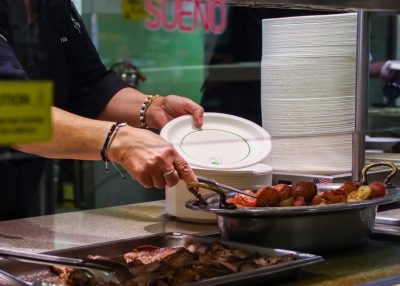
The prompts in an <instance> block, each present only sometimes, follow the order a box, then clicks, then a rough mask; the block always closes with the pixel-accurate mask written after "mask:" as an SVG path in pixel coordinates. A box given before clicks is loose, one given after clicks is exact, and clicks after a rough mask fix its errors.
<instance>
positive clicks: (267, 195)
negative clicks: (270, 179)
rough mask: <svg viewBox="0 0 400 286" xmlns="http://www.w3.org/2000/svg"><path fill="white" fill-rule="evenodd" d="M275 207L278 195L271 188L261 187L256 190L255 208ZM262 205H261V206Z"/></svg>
mask: <svg viewBox="0 0 400 286" xmlns="http://www.w3.org/2000/svg"><path fill="white" fill-rule="evenodd" d="M263 203H267V204H268V205H269V206H275V205H277V204H278V203H279V194H278V192H277V191H276V190H274V189H273V188H272V187H269V186H267V187H261V188H259V189H258V190H257V206H265V204H263ZM262 204H263V205H262Z"/></svg>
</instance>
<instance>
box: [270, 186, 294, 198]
mask: <svg viewBox="0 0 400 286" xmlns="http://www.w3.org/2000/svg"><path fill="white" fill-rule="evenodd" d="M274 190H276V191H277V192H278V194H279V201H284V200H286V199H288V198H290V196H291V195H292V189H291V188H290V186H288V185H286V184H278V185H275V186H274Z"/></svg>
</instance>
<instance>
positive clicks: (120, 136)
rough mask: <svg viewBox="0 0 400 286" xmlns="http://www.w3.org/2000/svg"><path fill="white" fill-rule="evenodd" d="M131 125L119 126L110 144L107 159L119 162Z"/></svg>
mask: <svg viewBox="0 0 400 286" xmlns="http://www.w3.org/2000/svg"><path fill="white" fill-rule="evenodd" d="M130 128H131V127H130V126H129V125H128V126H126V127H124V128H121V129H120V130H119V131H118V133H116V134H115V136H114V138H113V140H112V144H110V146H109V148H108V151H107V155H108V158H109V160H111V161H113V162H116V163H118V164H120V163H121V159H122V158H123V157H124V155H123V153H124V152H125V151H126V150H125V149H126V148H123V146H124V143H123V142H124V141H125V138H127V136H128V135H129V132H130V130H129V129H130Z"/></svg>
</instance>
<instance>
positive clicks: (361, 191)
mask: <svg viewBox="0 0 400 286" xmlns="http://www.w3.org/2000/svg"><path fill="white" fill-rule="evenodd" d="M371 192H372V190H371V188H370V187H369V186H360V187H358V189H357V190H355V191H353V192H351V193H350V194H349V195H348V196H347V199H346V201H347V202H349V203H351V202H359V201H363V200H366V199H368V198H369V197H370V196H371Z"/></svg>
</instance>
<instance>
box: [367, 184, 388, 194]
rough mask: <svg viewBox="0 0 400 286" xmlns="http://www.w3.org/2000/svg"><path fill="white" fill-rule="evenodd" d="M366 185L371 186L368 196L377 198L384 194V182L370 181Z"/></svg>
mask: <svg viewBox="0 0 400 286" xmlns="http://www.w3.org/2000/svg"><path fill="white" fill-rule="evenodd" d="M368 186H369V187H370V188H371V195H370V198H378V197H383V196H384V195H386V188H385V184H384V183H382V182H372V183H370V184H369V185H368Z"/></svg>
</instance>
